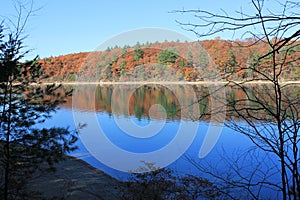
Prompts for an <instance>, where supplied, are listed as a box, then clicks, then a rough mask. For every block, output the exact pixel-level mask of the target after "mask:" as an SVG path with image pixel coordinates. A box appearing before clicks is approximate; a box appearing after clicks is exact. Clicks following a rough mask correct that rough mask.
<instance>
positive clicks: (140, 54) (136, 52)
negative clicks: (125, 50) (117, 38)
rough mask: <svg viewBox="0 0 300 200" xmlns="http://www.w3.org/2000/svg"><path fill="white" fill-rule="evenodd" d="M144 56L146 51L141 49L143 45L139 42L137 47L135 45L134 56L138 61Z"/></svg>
mask: <svg viewBox="0 0 300 200" xmlns="http://www.w3.org/2000/svg"><path fill="white" fill-rule="evenodd" d="M143 57H144V51H143V50H142V49H141V45H140V43H139V42H138V43H137V44H136V45H135V47H134V50H133V58H134V61H138V60H139V59H141V58H143Z"/></svg>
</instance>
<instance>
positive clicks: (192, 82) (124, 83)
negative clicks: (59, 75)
mask: <svg viewBox="0 0 300 200" xmlns="http://www.w3.org/2000/svg"><path fill="white" fill-rule="evenodd" d="M271 83H272V82H270V81H260V80H258V81H231V82H229V81H99V82H95V81H91V82H89V81H84V82H82V81H75V82H59V81H55V82H43V83H42V84H43V85H51V84H56V85H59V84H62V85H145V84H164V85H225V84H232V85H233V84H271ZM279 83H280V84H283V85H288V84H300V80H299V81H281V82H279Z"/></svg>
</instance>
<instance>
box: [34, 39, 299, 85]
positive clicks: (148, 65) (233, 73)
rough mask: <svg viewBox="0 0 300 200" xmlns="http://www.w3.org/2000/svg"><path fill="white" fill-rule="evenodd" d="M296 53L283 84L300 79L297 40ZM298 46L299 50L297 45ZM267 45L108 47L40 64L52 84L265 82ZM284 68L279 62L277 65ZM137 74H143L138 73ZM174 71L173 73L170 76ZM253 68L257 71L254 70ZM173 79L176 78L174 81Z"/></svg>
mask: <svg viewBox="0 0 300 200" xmlns="http://www.w3.org/2000/svg"><path fill="white" fill-rule="evenodd" d="M293 42H294V44H293V47H292V49H288V53H286V52H287V49H286V50H285V49H283V50H282V51H281V52H280V53H281V54H282V58H280V59H282V65H281V66H280V67H281V68H282V69H283V71H282V78H283V81H287V80H299V79H300V68H299V64H300V61H299V59H298V58H299V56H300V43H299V42H295V41H293ZM295 44H296V45H295ZM268 51H269V49H268V46H267V45H266V44H265V43H264V41H255V39H252V38H250V39H246V40H236V41H229V40H222V39H220V38H215V39H214V40H204V41H196V42H162V43H159V42H156V43H146V44H139V43H137V44H136V45H135V46H133V47H129V46H124V47H123V48H120V47H118V46H116V47H115V48H108V49H107V50H106V51H102V52H90V53H88V52H86V53H77V54H69V55H64V56H58V57H50V58H44V59H42V60H40V62H41V64H42V66H43V67H44V69H45V71H46V73H47V74H49V75H50V77H49V81H75V80H76V79H77V78H78V76H81V77H85V78H89V80H94V81H99V80H102V81H118V80H120V79H121V80H125V81H126V80H130V79H131V78H134V80H149V79H151V80H164V81H168V80H173V79H174V77H175V78H176V80H186V81H202V80H207V79H212V80H214V79H213V77H215V76H216V75H219V76H221V78H223V79H225V78H227V77H228V76H227V75H228V74H230V78H231V79H235V80H245V79H255V78H259V79H262V78H263V77H259V73H256V71H263V72H267V71H268V70H269V69H270V66H269V65H270V63H269V62H268V58H264V59H263V61H261V60H259V58H260V57H261V56H262V55H264V54H266V52H268ZM278 63H279V64H280V63H281V62H280V61H279V62H278ZM137 69H138V70H137ZM167 69H171V73H166V70H167ZM253 69H254V70H253ZM172 78H173V79H172Z"/></svg>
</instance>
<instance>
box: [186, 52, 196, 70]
mask: <svg viewBox="0 0 300 200" xmlns="http://www.w3.org/2000/svg"><path fill="white" fill-rule="evenodd" d="M187 60H188V62H189V66H192V65H193V62H194V61H193V53H192V51H191V50H188V53H187Z"/></svg>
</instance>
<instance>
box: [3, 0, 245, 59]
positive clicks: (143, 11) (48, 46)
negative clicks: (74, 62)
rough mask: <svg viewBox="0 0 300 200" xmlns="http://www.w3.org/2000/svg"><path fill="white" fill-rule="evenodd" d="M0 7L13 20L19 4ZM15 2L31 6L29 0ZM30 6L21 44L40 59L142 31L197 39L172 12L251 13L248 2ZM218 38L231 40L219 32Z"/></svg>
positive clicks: (94, 0)
mask: <svg viewBox="0 0 300 200" xmlns="http://www.w3.org/2000/svg"><path fill="white" fill-rule="evenodd" d="M0 2H1V3H0V17H1V18H6V21H7V18H9V19H11V20H15V18H14V17H13V16H14V15H16V10H15V9H14V5H15V4H16V2H17V1H16V0H0ZM19 2H21V3H23V4H24V2H29V4H30V1H27V0H19ZM29 4H27V8H28V5H29ZM25 5H26V4H25ZM33 6H34V8H35V9H37V8H39V10H38V11H36V12H35V15H34V16H32V17H31V18H30V19H29V21H28V23H27V26H26V29H25V33H26V34H28V35H29V36H28V38H27V39H26V41H25V43H26V45H27V46H28V47H29V48H30V49H32V52H31V54H32V55H36V54H38V55H40V57H42V58H43V57H49V56H58V55H64V54H68V53H77V52H85V51H93V50H94V49H95V48H96V47H97V46H98V45H99V44H101V43H102V42H104V41H106V40H107V39H109V38H111V37H112V36H114V35H116V34H119V33H121V32H125V31H129V30H132V29H138V28H145V27H158V28H163V29H171V30H174V31H176V32H179V33H181V34H184V35H186V36H187V37H189V38H191V39H192V40H198V38H196V36H195V35H194V34H192V33H191V32H187V31H185V30H183V29H182V28H181V27H180V26H179V25H178V24H177V23H176V22H175V20H179V21H189V20H190V19H189V18H187V17H186V16H185V15H181V14H178V13H177V14H174V13H170V11H172V10H181V9H183V8H184V9H198V8H199V9H205V10H209V11H212V12H221V9H224V10H226V11H228V13H230V12H231V11H234V10H240V9H243V10H247V9H249V7H250V0H234V1H233V0H151V1H150V0H149V1H138V0H126V1H121V0H105V1H104V0H35V1H33ZM24 12H25V11H24ZM189 17H191V16H189ZM191 20H193V19H191ZM221 37H223V38H224V37H225V38H226V37H230V36H229V35H227V34H226V33H223V35H221ZM206 39H207V38H206Z"/></svg>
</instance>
